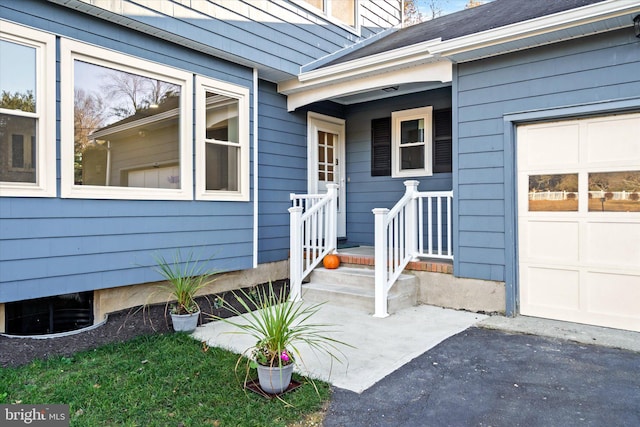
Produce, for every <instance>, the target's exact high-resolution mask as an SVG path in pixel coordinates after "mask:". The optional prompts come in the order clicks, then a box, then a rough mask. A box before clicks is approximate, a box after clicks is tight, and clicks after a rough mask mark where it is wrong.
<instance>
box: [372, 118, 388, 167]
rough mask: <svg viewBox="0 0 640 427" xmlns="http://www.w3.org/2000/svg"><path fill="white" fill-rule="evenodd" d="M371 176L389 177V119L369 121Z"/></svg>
mask: <svg viewBox="0 0 640 427" xmlns="http://www.w3.org/2000/svg"><path fill="white" fill-rule="evenodd" d="M371 176H391V117H385V118H382V119H373V120H371Z"/></svg>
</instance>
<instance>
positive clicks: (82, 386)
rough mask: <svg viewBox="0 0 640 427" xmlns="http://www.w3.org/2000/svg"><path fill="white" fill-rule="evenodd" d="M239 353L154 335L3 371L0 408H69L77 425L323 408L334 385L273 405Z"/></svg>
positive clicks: (290, 416) (306, 388) (234, 418)
mask: <svg viewBox="0 0 640 427" xmlns="http://www.w3.org/2000/svg"><path fill="white" fill-rule="evenodd" d="M236 361H237V355H235V354H232V353H230V352H227V351H224V350H221V349H218V348H207V347H206V346H204V345H203V344H202V343H200V342H198V341H196V340H194V339H192V338H191V337H189V336H187V335H184V334H167V335H150V336H143V337H139V338H137V339H134V340H132V341H129V342H126V343H121V344H112V345H108V346H105V347H101V348H98V349H96V350H91V351H87V352H82V353H78V354H76V355H75V356H73V357H72V358H65V357H56V358H52V359H48V360H45V361H35V362H33V363H31V364H29V365H27V366H23V367H19V368H4V369H2V371H1V372H0V403H24V404H55V403H62V404H68V405H70V418H71V425H72V426H92V427H93V426H180V425H184V426H208V425H212V426H267V425H268V426H285V425H287V424H289V423H293V422H295V421H297V420H300V419H301V418H303V417H304V416H305V415H306V414H309V413H312V412H315V411H318V410H320V408H321V407H322V405H323V403H324V402H326V401H327V400H328V399H329V385H328V384H326V383H323V382H320V381H316V382H315V385H316V386H317V388H318V391H319V393H316V390H315V388H314V386H313V384H311V383H309V382H307V381H306V380H304V379H302V378H300V377H298V376H294V379H297V380H298V381H302V382H303V385H302V386H301V387H299V388H298V389H296V390H294V391H291V392H289V393H286V394H285V395H284V396H283V398H284V400H285V401H286V402H283V401H280V400H278V399H272V400H268V399H265V398H263V397H261V396H258V395H256V394H255V393H252V392H250V391H245V390H244V389H243V387H242V382H243V380H244V372H239V373H238V375H239V376H240V378H238V377H237V376H236V373H235V372H234V366H235V364H236Z"/></svg>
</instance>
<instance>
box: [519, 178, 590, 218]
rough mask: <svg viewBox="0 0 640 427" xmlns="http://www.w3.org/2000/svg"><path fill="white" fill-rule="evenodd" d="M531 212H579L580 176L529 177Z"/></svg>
mask: <svg viewBox="0 0 640 427" xmlns="http://www.w3.org/2000/svg"><path fill="white" fill-rule="evenodd" d="M529 211H567V212H577V211H578V174H577V173H573V174H554V175H531V176H529Z"/></svg>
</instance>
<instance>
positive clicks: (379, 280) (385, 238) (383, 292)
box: [373, 181, 453, 317]
mask: <svg viewBox="0 0 640 427" xmlns="http://www.w3.org/2000/svg"><path fill="white" fill-rule="evenodd" d="M404 184H405V187H406V191H405V194H404V196H403V197H402V198H401V199H400V201H398V203H397V204H396V205H395V206H394V207H393V208H392V209H391V210H389V209H386V208H377V209H374V210H373V214H374V215H375V281H376V289H375V313H374V316H375V317H387V316H388V313H387V297H388V295H389V290H390V289H391V287H392V286H393V284H394V283H395V281H396V280H397V279H398V277H399V276H400V274H401V273H402V270H404V268H405V267H406V266H407V264H408V263H409V261H411V260H412V259H416V258H417V257H430V258H442V259H453V248H452V236H451V220H452V212H451V205H452V202H453V191H428V192H419V191H418V181H405V183H404ZM425 201H426V206H425ZM445 208H446V209H445ZM425 210H426V212H425ZM425 216H426V218H425ZM425 226H426V228H425ZM445 243H446V244H445Z"/></svg>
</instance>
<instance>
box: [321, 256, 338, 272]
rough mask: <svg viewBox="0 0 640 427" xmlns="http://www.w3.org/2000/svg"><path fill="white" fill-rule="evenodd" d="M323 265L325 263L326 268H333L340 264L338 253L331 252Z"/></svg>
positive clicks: (323, 263)
mask: <svg viewBox="0 0 640 427" xmlns="http://www.w3.org/2000/svg"><path fill="white" fill-rule="evenodd" d="M322 265H324V268H328V269H330V270H333V269H334V268H338V267H339V266H340V258H338V255H336V254H329V255H327V256H325V257H324V259H323V260H322Z"/></svg>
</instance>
